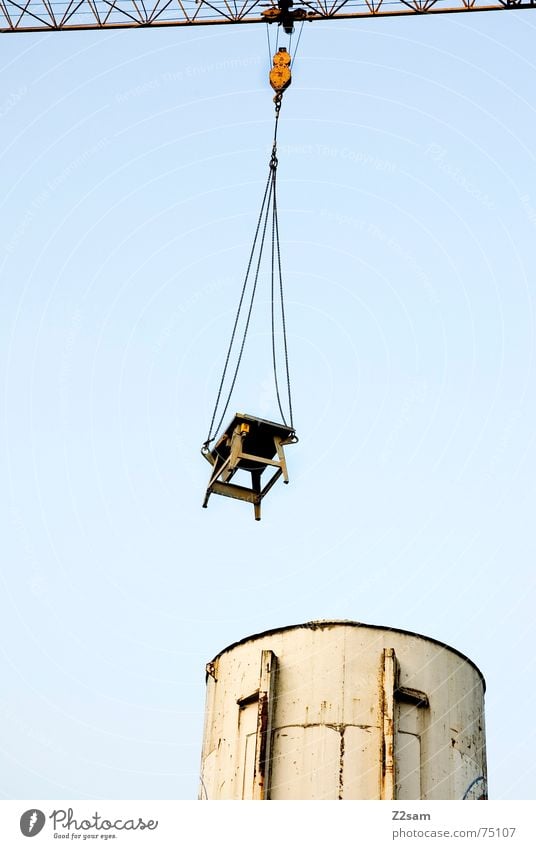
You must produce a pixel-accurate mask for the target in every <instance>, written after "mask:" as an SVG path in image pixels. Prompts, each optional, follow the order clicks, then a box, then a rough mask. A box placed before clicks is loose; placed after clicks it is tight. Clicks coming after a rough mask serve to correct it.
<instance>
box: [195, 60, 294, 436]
mask: <svg viewBox="0 0 536 849" xmlns="http://www.w3.org/2000/svg"><path fill="white" fill-rule="evenodd" d="M281 52H282V51H281ZM276 55H278V54H276ZM287 55H288V54H287ZM289 59H290V57H289ZM289 76H290V75H289ZM286 85H288V83H287V84H286ZM285 87H286V86H285ZM282 98H283V92H282V91H277V93H276V95H275V97H274V103H275V126H274V140H273V144H272V153H271V157H270V163H269V172H268V179H267V181H266V186H265V189H264V195H263V199H262V203H261V209H260V212H259V217H258V220H257V226H256V229H255V235H254V237H253V245H252V247H251V251H250V254H249V259H248V264H247V268H246V274H245V278H244V282H243V285H242V291H241V293H240V299H239V302H238V309H237V312H236V316H235V320H234V324H233V330H232V333H231V339H230V342H229V347H228V349H227V354H226V357H225V363H224V366H223V372H222V375H221V379H220V384H219V387H218V394H217V396H216V403H215V405H214V410H213V413H212V418H211V420H210V427H209V429H208V436H207V438H206V440H205V442H204V443H203V451H208V450H209V445H210V443H211V442H213V440H214V439H215V438H216V436H217V434H218V433H219V431H220V428H221V426H222V424H223V420H224V418H225V414H226V413H227V408H228V407H229V404H230V401H231V396H232V394H233V390H234V387H235V384H236V379H237V377H238V371H239V369H240V364H241V362H242V355H243V353H244V347H245V344H246V338H247V334H248V330H249V324H250V319H251V314H252V311H253V304H254V301H255V295H256V292H257V283H258V280H259V273H260V268H261V261H262V256H263V251H264V245H265V241H266V232H267V229H268V222H269V220H270V211H271V236H272V253H271V318H272V363H273V370H274V382H275V390H276V397H277V404H278V407H279V412H280V414H281V417H282V420H283V424H285V425H287V426H290V427H291V428H292V429H294V424H293V414H292V398H291V388H290V372H289V362H288V346H287V333H286V321H285V307H284V298H283V276H282V271H281V249H280V243H279V221H278V214H277V195H276V177H277V165H278V159H277V130H278V125H279V113H280V111H281V102H282ZM259 237H260V238H259ZM257 249H258V255H257V261H256V264H255V273H254V277H253V284H252V288H251V294H250V297H249V305H248V307H247V315H246V318H245V324H244V330H243V334H242V340H241V342H240V348H239V351H238V357H237V361H236V365H235V368H234V372H233V376H232V379H231V383H230V387H229V392H228V394H227V399H226V401H225V404H224V406H223V410H222V412H221V415H220V416H219V418H218V420H217V424H216V426H214V423H215V422H216V417H217V413H218V409H219V407H220V401H221V399H222V394H223V389H224V385H225V378H226V377H227V372H228V369H229V363H230V360H231V355H232V352H233V348H234V343H235V339H236V335H237V331H238V325H239V321H240V317H241V314H242V308H243V306H244V301H245V299H246V292H247V287H248V283H249V281H250V274H251V269H252V266H253V264H254V259H255V252H256V250H257ZM276 277H277V279H278V282H279V285H278V287H277V290H278V295H279V302H280V310H281V328H282V337H283V352H284V360H285V373H286V386H287V403H288V417H289V420H288V422H287V419H286V416H285V413H284V412H283V404H282V402H281V395H280V390H279V381H278V376H277V357H276V303H275V301H276Z"/></svg>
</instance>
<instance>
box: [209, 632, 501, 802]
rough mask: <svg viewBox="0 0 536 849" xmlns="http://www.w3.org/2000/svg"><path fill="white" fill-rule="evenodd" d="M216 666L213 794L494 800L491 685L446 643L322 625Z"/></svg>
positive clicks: (249, 647)
mask: <svg viewBox="0 0 536 849" xmlns="http://www.w3.org/2000/svg"><path fill="white" fill-rule="evenodd" d="M207 670H208V674H207V705H206V719H205V734H204V742H203V754H202V785H201V791H200V797H201V798H209V799H253V798H256V799H462V798H463V797H464V795H466V794H468V798H479V797H480V796H482V795H485V793H486V786H487V785H486V756H485V733H484V687H485V685H484V680H483V678H482V675H481V673H480V672H479V670H478V669H477V668H476V666H475V665H474V664H473V663H472V662H471V661H469V660H468V659H467V658H466V657H464V656H463V655H461V654H460V653H458V652H457V651H456V650H454V649H452V648H450V647H448V646H445V645H443V644H441V643H439V642H436V641H434V640H431V639H428V638H426V637H422V636H420V635H418V634H412V633H408V632H404V631H397V630H390V629H387V628H377V627H374V626H369V625H361V624H359V623H352V622H312V623H307V624H305V625H299V626H296V627H292V628H282V629H278V630H275V631H270V632H266V633H264V634H259V635H257V636H254V637H250V638H248V639H245V640H243V641H241V642H240V643H237V644H235V645H233V646H230V647H229V648H227V649H225V650H224V651H223V652H221V653H220V654H219V655H218V656H217V657H216V658H215V659H214V660H213V661H212V662H211V663H210V664H208V665H207ZM471 785H472V786H471Z"/></svg>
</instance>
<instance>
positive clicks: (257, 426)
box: [202, 413, 298, 521]
mask: <svg viewBox="0 0 536 849" xmlns="http://www.w3.org/2000/svg"><path fill="white" fill-rule="evenodd" d="M297 441H298V439H297V436H296V433H295V431H294V428H292V427H288V425H283V424H277V423H276V422H269V421H266V419H258V418H256V417H255V416H248V415H246V414H244V413H236V415H235V417H234V419H233V420H232V422H230V424H229V427H227V428H226V430H225V433H224V434H223V435H222V436H221V437H220V438H219V439H218V441H217V442H216V444H215V446H214V448H213V449H212V450H210V449H209V448H208V446H207V445H205V446H203V449H202V453H203V456H204V457H205V458H206V459H207V460H208V462H209V463H210V464H211V466H212V475H211V477H210V480H209V483H208V487H207V491H206V493H205V500H204V502H203V507H206V506H207V504H208V499H209V498H210V496H211V495H212V494H214V495H225V496H227V497H228V498H238V499H239V500H240V501H249V502H250V504H253V507H254V510H255V518H256V519H257V521H258V520H259V519H260V518H261V501H262V499H263V498H264V496H265V495H266V494H267V493H268V492H269V491H270V490H271V488H272V487H273V485H274V483H275V482H276V480H277V479H278V478H280V477H281V475H283V480H284V482H285V483H288V472H287V464H286V460H285V452H284V449H283V446H284V445H290V444H292V443H294V442H297ZM267 466H270V467H271V468H272V469H274V474H273V475H272V476H271V477H270V478H269V480H268V481H267V482H266V483H265V484H264V486H262V481H261V477H262V474H263V472H264V471H265V470H266V467H267ZM238 471H242V472H249V473H250V474H251V487H247V486H243V485H242V486H241V485H238V484H236V483H231V479H232V478H233V477H234V475H235V473H236V472H238Z"/></svg>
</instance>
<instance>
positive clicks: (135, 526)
mask: <svg viewBox="0 0 536 849" xmlns="http://www.w3.org/2000/svg"><path fill="white" fill-rule="evenodd" d="M535 30H536V14H533V13H532V12H531V11H527V12H520V13H514V12H512V13H511V14H501V15H499V14H493V13H492V14H478V15H476V14H475V15H467V16H463V15H456V16H452V17H448V16H438V17H435V18H432V17H429V18H428V17H419V18H415V19H410V18H405V19H401V20H396V21H395V20H390V19H389V20H388V19H385V20H376V21H361V22H357V21H356V22H354V21H351V22H327V23H323V24H320V23H318V24H311V25H307V26H306V27H305V28H304V31H303V36H302V39H301V42H300V46H299V51H298V55H297V58H296V61H295V65H294V71H293V75H294V76H293V84H292V87H291V89H290V90H289V91H288V92H287V94H286V95H285V99H284V103H283V109H282V112H281V122H280V130H279V214H280V228H281V239H282V253H283V269H284V278H285V289H286V309H287V323H288V332H289V349H290V367H291V376H292V382H293V400H294V419H295V425H296V429H297V432H298V435H299V437H300V442H299V444H298V445H297V446H295V447H290V448H289V449H288V451H287V458H288V463H289V472H290V478H291V482H290V485H289V486H288V487H283V486H280V487H276V488H274V490H273V491H272V493H271V494H270V496H269V497H267V499H266V502H265V505H264V508H263V520H262V522H261V523H256V522H254V521H253V518H252V515H251V513H252V511H251V508H250V507H249V506H248V505H244V504H241V503H239V502H234V501H230V500H227V499H222V498H219V499H218V498H215V497H214V498H212V499H211V501H210V504H209V508H208V509H207V510H202V509H201V502H202V498H203V493H204V488H205V486H206V482H207V478H208V471H209V467H208V465H207V464H206V463H205V462H204V461H203V459H202V458H201V456H200V453H199V448H200V446H201V443H202V442H203V440H204V439H205V437H206V432H207V429H208V425H209V421H210V415H211V412H212V406H213V403H214V400H215V395H216V389H217V383H218V379H219V373H220V370H221V367H222V365H223V357H224V353H225V349H226V345H227V342H228V338H229V333H230V329H231V324H232V320H233V317H234V311H235V308H236V304H237V300H238V296H239V291H240V286H241V282H242V279H243V275H244V271H245V266H246V261H247V255H248V253H249V249H250V244H251V239H252V236H253V231H254V226H255V221H256V217H257V214H258V208H259V204H260V200H261V195H262V190H263V187H264V183H265V180H266V176H267V167H268V159H269V152H270V146H271V134H272V128H273V127H272V125H273V104H272V92H271V90H270V89H269V86H268V83H267V74H268V70H269V64H270V63H269V53H268V47H267V39H266V29H265V27H264V26H242V27H241V26H225V27H205V28H199V29H194V28H190V29H169V30H162V31H151V30H140V31H133V32H119V31H118V32H112V33H108V32H96V33H74V32H73V33H69V34H66V33H56V34H54V33H52V34H33V35H17V36H12V37H8V36H4V37H3V39H2V59H1V66H2V83H1V89H0V91H1V94H0V115H1V118H2V128H3V131H2V136H1V139H0V150H1V155H2V165H3V168H2V173H3V191H2V198H1V200H0V215H1V221H2V224H1V230H0V241H1V243H2V249H1V260H0V262H1V272H0V273H1V278H2V286H1V289H0V368H1V371H0V374H1V390H2V402H1V406H0V411H1V416H0V436H1V438H0V452H1V453H0V462H1V465H2V470H3V471H2V478H1V480H2V484H1V487H0V497H1V499H2V500H1V508H2V509H1V513H0V515H1V517H2V540H3V545H2V573H1V577H2V595H1V610H2V613H1V620H0V621H1V622H2V631H3V634H2V681H3V684H4V686H3V688H2V691H1V694H0V717H1V720H2V722H1V726H2V733H1V734H0V754H1V759H2V768H1V769H0V775H2V776H3V777H2V779H1V780H0V792H1V794H2V796H3V797H4V798H50V799H54V798H101V799H103V798H104V799H105V798H113V799H119V798H127V799H128V798H147V799H151V798H154V799H174V798H179V799H187V798H194V797H195V796H196V793H197V784H198V778H197V777H198V772H199V759H200V746H201V735H202V723H203V709H204V665H205V662H206V661H208V660H209V659H210V658H211V657H212V656H213V655H214V654H216V653H217V652H218V651H219V650H220V649H221V648H223V647H224V646H225V645H227V644H228V643H230V642H232V641H234V640H236V639H240V638H241V637H243V636H246V635H248V634H251V633H255V632H258V631H261V630H264V629H266V628H271V627H277V626H279V625H287V624H293V623H297V622H301V621H306V620H309V619H315V618H349V619H353V620H357V621H362V622H370V623H374V624H381V625H388V626H392V627H400V628H406V629H409V630H414V631H417V632H420V633H423V634H426V635H429V636H431V637H434V638H436V639H439V640H442V641H445V642H447V643H449V644H451V645H453V646H454V647H455V648H457V649H459V650H460V651H462V652H464V653H465V654H467V655H468V656H469V657H471V659H472V660H473V661H474V662H475V663H476V664H477V665H478V666H479V667H480V668H481V670H482V672H483V673H484V675H485V677H486V680H487V686H488V691H487V713H486V720H487V732H488V768H489V785H490V796H491V797H492V798H495V799H524V798H534V795H535V791H536V773H535V769H534V762H535V758H534V754H535V749H536V745H535V742H536V741H535V736H534V729H533V728H532V726H531V724H530V723H527V722H525V721H522V719H521V718H523V717H526V716H527V715H528V714H529V713H530V710H531V708H532V705H533V701H534V696H535V689H534V657H533V652H532V644H533V638H534V604H535V592H534V582H535V579H534V569H533V564H534V553H535V543H534V480H535V478H536V475H535V472H536V454H535V446H534V427H533V422H534V414H535V399H534V377H535V361H534V356H535V350H534V348H535V344H534V343H535V333H534V307H535V289H534V279H535V271H536V259H535V252H534V243H535V241H536V179H535V178H536V157H535V149H534V127H535V117H536V97H535V94H534V84H533V81H534V70H535V66H534V59H533V56H534V37H535V34H536V33H535ZM270 33H271V36H272V38H273V37H274V34H275V30H274V29H273V28H272V29H271V30H270ZM268 297H269V296H268V289H267V288H266V287H265V288H264V289H262V288H261V290H260V292H259V303H258V310H257V312H256V315H255V319H254V322H253V326H252V331H251V335H250V338H249V342H248V347H247V348H246V355H245V361H244V368H243V370H242V373H241V378H240V381H239V384H238V386H237V389H236V392H235V395H234V400H233V403H232V406H233V408H234V409H235V410H242V411H245V412H248V413H251V414H253V415H260V416H262V417H266V418H271V417H274V418H277V412H276V407H275V404H274V396H273V387H272V383H271V370H270V348H269V344H270V334H269V318H268V312H267V310H268ZM233 411H234V410H233Z"/></svg>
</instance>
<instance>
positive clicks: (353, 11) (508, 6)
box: [0, 0, 536, 32]
mask: <svg viewBox="0 0 536 849" xmlns="http://www.w3.org/2000/svg"><path fill="white" fill-rule="evenodd" d="M534 8H536V0H491V2H489V0H308V2H304V3H300V4H299V6H296V7H294V6H293V3H292V0H279V4H275V3H273V2H272V4H271V5H270V3H266V2H261V0H151V2H147V3H146V2H145V0H62V2H58V0H20V2H16V0H0V32H43V31H49V30H93V29H124V28H130V27H177V26H199V25H202V26H205V25H207V24H238V23H241V24H254V23H261V22H266V21H268V22H269V23H281V24H283V26H284V27H285V28H286V29H288V28H289V27H290V28H291V27H292V25H293V23H294V22H295V21H302V20H308V21H325V20H334V19H351V18H381V17H397V16H404V15H424V14H426V15H433V14H443V13H451V14H452V13H454V12H461V13H465V12H486V11H512V10H516V9H534Z"/></svg>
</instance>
